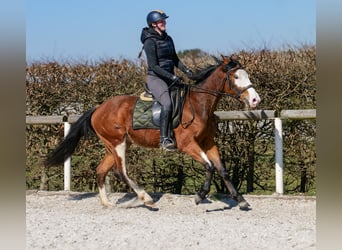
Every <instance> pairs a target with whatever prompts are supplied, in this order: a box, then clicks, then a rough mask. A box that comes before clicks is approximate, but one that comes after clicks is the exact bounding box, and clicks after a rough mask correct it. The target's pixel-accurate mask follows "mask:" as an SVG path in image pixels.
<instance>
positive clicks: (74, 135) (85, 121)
mask: <svg viewBox="0 0 342 250" xmlns="http://www.w3.org/2000/svg"><path fill="white" fill-rule="evenodd" d="M95 109H96V108H92V109H90V110H88V111H87V112H86V113H84V114H83V115H82V116H81V117H80V118H79V119H78V120H77V121H76V122H75V123H73V124H72V125H71V127H70V131H69V133H68V134H67V136H66V137H65V138H64V140H63V141H62V142H61V143H60V144H59V145H58V146H57V147H56V148H55V149H54V150H53V151H52V152H51V153H49V154H48V155H47V157H46V159H45V161H44V165H45V166H49V165H58V164H62V163H63V162H64V161H65V160H66V159H67V158H68V157H70V156H71V155H72V154H73V153H74V151H75V149H76V147H77V144H78V142H79V141H80V139H81V137H82V136H84V137H86V136H87V135H89V134H95V132H94V129H93V127H92V126H91V122H90V118H91V116H92V114H93V112H94V111H95Z"/></svg>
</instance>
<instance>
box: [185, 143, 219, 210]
mask: <svg viewBox="0 0 342 250" xmlns="http://www.w3.org/2000/svg"><path fill="white" fill-rule="evenodd" d="M180 145H181V144H180ZM180 150H181V151H183V152H184V153H187V154H188V155H189V156H191V157H192V158H193V159H194V160H195V161H198V162H200V163H201V164H202V165H203V166H204V167H205V170H206V175H205V180H204V184H203V185H202V187H201V189H200V191H199V192H198V193H197V194H196V196H195V203H196V204H197V205H198V204H199V203H200V202H201V201H202V200H203V199H204V198H205V196H206V195H207V194H208V193H209V191H210V185H211V180H212V178H213V174H214V171H215V168H214V165H213V163H212V162H211V161H210V160H209V158H208V156H207V154H206V153H205V152H204V151H203V150H202V149H201V147H200V146H199V145H198V144H197V143H196V142H195V141H192V142H191V143H188V144H187V146H186V147H182V148H181V149H180Z"/></svg>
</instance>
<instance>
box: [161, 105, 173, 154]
mask: <svg viewBox="0 0 342 250" xmlns="http://www.w3.org/2000/svg"><path fill="white" fill-rule="evenodd" d="M170 118H171V110H164V107H163V106H162V107H161V111H160V147H161V148H162V149H165V150H168V151H175V150H176V149H177V147H176V144H175V142H174V140H173V139H172V138H171V137H170V136H169V134H170V133H169V126H170ZM170 128H171V127H170ZM171 129H172V128H171Z"/></svg>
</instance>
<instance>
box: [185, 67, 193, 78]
mask: <svg viewBox="0 0 342 250" xmlns="http://www.w3.org/2000/svg"><path fill="white" fill-rule="evenodd" d="M185 74H186V76H187V77H189V79H192V78H193V76H194V73H192V71H191V70H190V69H187V70H186V71H185Z"/></svg>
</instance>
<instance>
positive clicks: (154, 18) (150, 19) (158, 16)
mask: <svg viewBox="0 0 342 250" xmlns="http://www.w3.org/2000/svg"><path fill="white" fill-rule="evenodd" d="M168 17H169V16H167V15H166V14H165V12H164V11H162V10H153V11H151V12H150V13H148V15H147V18H146V21H147V25H148V26H151V24H152V23H156V22H158V21H159V20H162V19H166V18H168Z"/></svg>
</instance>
